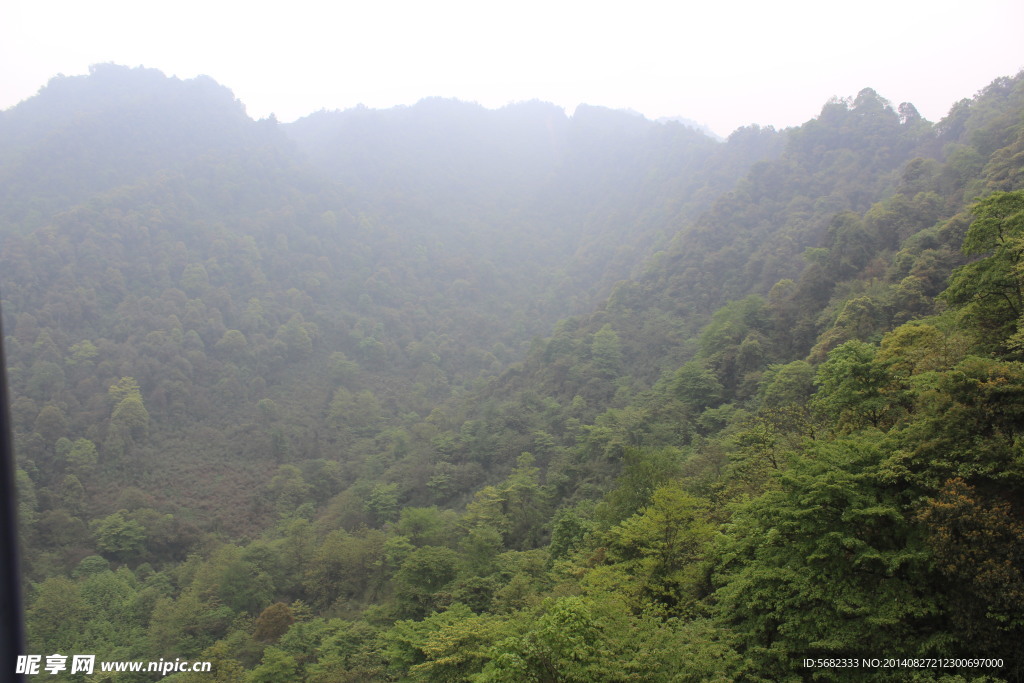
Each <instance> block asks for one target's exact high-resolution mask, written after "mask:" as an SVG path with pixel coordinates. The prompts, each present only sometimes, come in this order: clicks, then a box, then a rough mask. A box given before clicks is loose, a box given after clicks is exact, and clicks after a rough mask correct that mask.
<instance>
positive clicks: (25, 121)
mask: <svg viewBox="0 0 1024 683" xmlns="http://www.w3.org/2000/svg"><path fill="white" fill-rule="evenodd" d="M0 181H2V182H0V196H2V201H0V293H2V296H3V312H4V329H5V333H6V334H7V335H8V336H7V337H6V338H5V346H6V352H7V356H8V362H9V368H8V372H9V376H10V383H11V388H12V397H11V400H12V404H11V412H12V419H13V422H14V426H15V438H16V448H17V453H18V467H19V469H18V478H19V487H20V488H19V495H20V498H19V507H20V511H21V525H22V537H23V544H24V548H25V552H24V555H25V558H24V561H25V566H24V577H25V589H26V595H27V602H28V610H27V615H26V618H27V625H28V630H29V637H30V644H29V648H28V649H29V651H30V652H36V653H47V654H49V653H53V652H60V653H64V654H71V653H95V654H96V655H97V658H98V659H100V660H154V661H155V660H157V659H160V658H164V659H166V660H173V659H174V658H182V659H188V660H205V661H211V662H213V665H214V673H213V675H210V674H196V675H194V676H193V675H192V674H185V673H181V674H174V675H172V676H170V677H168V678H166V679H164V680H169V681H170V680H173V681H193V680H194V681H211V680H212V681H244V682H262V681H286V680H295V681H310V682H314V681H317V682H319V681H323V682H326V681H371V680H372V681H376V680H379V681H476V682H478V683H480V682H486V681H579V682H587V681H675V680H680V681H682V680H722V681H729V680H766V681H767V680H771V681H776V680H787V679H793V680H802V679H804V678H808V677H810V676H812V675H815V676H817V677H819V678H822V679H825V680H830V679H833V678H834V679H837V680H858V679H865V680H877V679H885V678H886V677H887V676H889V677H891V679H892V680H907V679H908V676H916V677H917V678H916V679H915V680H968V679H974V678H976V677H978V676H988V677H989V678H988V679H986V680H1018V679H1020V678H1022V677H1024V645H1022V643H1024V618H1022V616H1021V615H1022V614H1024V446H1022V444H1024V442H1022V430H1024V326H1022V322H1021V321H1022V316H1024V266H1022V254H1024V75H1018V76H1016V77H1012V78H1011V77H1007V78H1001V79H998V80H996V81H994V82H993V83H992V84H991V85H990V86H989V87H987V88H986V89H984V90H983V91H981V92H979V93H978V94H976V95H975V96H974V97H973V98H971V99H964V100H962V101H960V102H958V103H956V104H955V105H953V107H952V108H951V110H950V113H949V114H948V116H947V117H946V118H944V119H943V120H942V121H939V122H937V123H932V122H929V121H926V120H924V119H922V118H921V117H920V115H918V113H917V112H916V110H915V109H914V107H913V105H912V104H909V103H903V104H901V105H899V106H897V107H894V106H893V105H892V104H890V103H889V102H888V101H886V100H885V99H883V98H882V97H881V96H880V95H879V94H878V93H876V92H874V91H873V90H871V89H865V90H862V91H861V92H860V93H859V94H857V95H856V97H853V98H849V99H838V98H837V99H834V100H831V101H829V102H827V103H825V104H824V106H823V108H822V110H821V112H820V113H819V114H818V115H817V116H816V117H814V118H812V119H810V120H809V121H808V122H807V123H805V124H803V125H802V126H799V127H796V128H792V129H787V130H784V131H777V130H774V129H771V128H759V127H756V126H751V127H748V128H742V129H739V130H737V131H736V132H734V133H733V134H732V135H731V136H730V137H729V138H728V139H727V140H725V141H716V140H713V139H711V138H708V137H706V136H705V135H704V134H702V133H700V132H697V131H695V130H693V129H690V128H687V127H685V126H683V125H681V124H678V123H672V122H668V123H655V122H651V121H648V120H646V119H643V118H642V117H639V116H636V115H634V114H630V113H626V112H619V111H611V110H607V109H602V108H598V107H587V106H581V107H580V108H579V109H577V111H575V112H574V113H572V115H567V114H566V113H565V112H563V111H562V110H561V109H559V108H557V107H554V106H552V105H548V104H545V103H540V102H527V103H520V104H515V105H509V106H508V107H505V108H503V109H500V110H494V111H492V110H486V109H483V108H481V107H479V106H477V105H472V104H467V103H462V102H457V101H452V100H442V99H429V100H424V101H422V102H420V103H418V104H416V105H414V106H411V107H404V108H396V109H392V110H386V111H378V110H369V109H365V108H359V109H354V110H349V111H345V112H319V113H317V114H313V115H311V116H309V117H307V118H305V119H301V120H299V121H297V122H295V123H291V124H280V123H278V122H277V121H275V120H273V119H269V120H261V121H253V120H252V119H250V118H249V117H248V116H247V115H246V114H245V110H244V107H243V106H242V104H241V103H239V102H237V101H236V100H235V99H234V96H233V95H232V94H231V92H230V91H228V90H227V89H226V88H224V87H222V86H220V85H218V84H216V83H215V82H213V81H212V80H210V79H207V78H200V79H195V80H192V81H179V80H177V79H173V78H167V77H165V76H164V75H163V74H161V73H159V72H156V71H151V70H145V69H127V68H123V67H117V66H113V65H105V66H98V67H95V68H94V69H93V70H92V72H91V73H90V75H88V76H80V77H58V78H55V79H54V80H53V81H51V82H50V83H49V84H48V85H47V86H46V87H45V88H43V89H42V90H41V91H40V92H39V94H38V95H37V96H35V97H34V98H32V99H30V100H27V101H25V102H23V103H21V104H20V105H18V106H17V107H14V108H12V109H9V110H7V111H4V112H0ZM893 657H895V658H918V659H926V658H953V659H954V660H955V659H956V658H960V659H961V660H963V658H982V659H991V660H1000V661H1001V663H993V662H984V663H983V664H982V665H976V664H972V663H970V661H969V660H963V661H959V662H957V661H953V662H951V663H949V664H948V665H943V666H941V667H939V666H936V665H933V664H928V665H922V666H920V667H912V668H907V667H903V668H899V667H897V668H895V669H883V668H871V667H864V668H861V666H858V667H857V668H853V669H840V668H833V667H822V666H814V667H806V666H805V665H804V661H805V660H807V659H812V660H821V659H826V660H847V661H853V660H855V661H857V662H858V663H860V662H862V661H863V660H865V659H874V658H880V659H884V658H893ZM132 676H135V677H134V678H133V677H132ZM956 676H959V677H961V678H953V677H956ZM944 677H945V678H944ZM72 679H74V677H72ZM82 680H85V679H84V678H83V679H82ZM117 680H119V681H120V680H124V681H136V680H137V681H146V680H153V678H152V675H149V677H147V675H146V674H138V675H135V674H122V675H121V677H120V678H118V679H117Z"/></svg>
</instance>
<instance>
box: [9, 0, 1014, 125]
mask: <svg viewBox="0 0 1024 683" xmlns="http://www.w3.org/2000/svg"><path fill="white" fill-rule="evenodd" d="M99 62H115V63H117V64H125V65H128V66H139V65H142V66H147V67H151V68H156V69H160V70H161V71H163V72H164V73H167V74H168V75H176V76H178V77H180V78H189V77H192V76H195V75H197V74H207V75H209V76H212V77H213V78H214V79H215V80H217V81H218V82H220V83H222V84H223V85H226V86H227V87H229V88H231V89H232V90H233V91H234V93H235V96H236V97H238V98H239V99H240V100H242V102H244V103H245V105H246V108H247V110H248V112H249V114H250V115H251V116H253V117H254V118H262V117H265V116H267V115H269V114H270V113H271V112H273V113H275V114H276V115H277V117H278V119H280V120H282V121H290V120H293V119H295V118H298V117H301V116H304V115H306V114H309V113H311V112H314V111H317V110H319V109H323V108H326V109H345V108H348V107H352V106H354V105H356V104H359V103H363V104H366V105H367V106H370V107H390V106H393V105H396V104H412V103H414V102H416V101H417V100H419V99H421V98H423V97H427V96H431V95H440V96H445V97H457V98H459V99H463V100H469V101H476V102H479V103H480V104H483V105H485V106H487V107H500V106H502V105H504V104H506V103H508V102H511V101H518V100H528V99H541V100H547V101H550V102H554V103H556V104H558V105H561V106H563V107H565V108H566V109H567V110H568V111H569V113H571V112H572V110H573V109H574V108H575V106H576V105H577V104H579V103H580V102H586V103H588V104H595V105H604V106H609V107H616V108H629V109H634V110H636V111H639V112H641V113H643V114H645V115H647V116H648V117H650V118H657V117H660V116H684V117H687V118H690V119H694V120H696V121H698V122H701V123H706V124H707V125H709V126H710V127H711V128H712V129H713V130H715V131H716V132H718V133H720V134H723V135H725V134H728V133H729V132H731V131H732V130H734V129H735V128H737V127H738V126H741V125H746V124H749V123H760V124H762V125H774V126H777V127H782V126H787V125H795V124H799V123H802V122H803V121H806V120H807V119H809V118H811V117H813V116H815V115H816V114H817V113H818V112H819V111H820V109H821V105H822V104H823V103H824V102H825V101H826V100H827V99H828V98H829V97H831V96H833V95H839V96H851V95H855V94H856V93H857V91H859V90H860V89H861V88H864V87H872V88H874V89H875V90H877V91H878V92H879V93H880V94H881V95H882V96H883V97H886V98H888V99H890V100H892V101H893V102H894V103H896V104H898V103H899V102H903V101H908V100H909V101H911V102H913V103H914V104H915V105H916V106H917V108H918V110H919V111H920V112H921V113H922V114H923V115H924V116H925V117H926V118H928V119H931V120H933V121H934V120H937V119H939V118H941V117H942V116H943V115H945V114H946V112H947V111H948V110H949V107H950V105H952V104H953V103H954V102H955V101H957V100H959V99H961V98H964V97H970V96H972V95H973V94H974V93H975V92H976V91H977V90H979V89H980V88H982V87H984V86H985V85H987V84H988V83H989V82H991V81H992V79H994V78H996V77H998V76H1009V75H1014V74H1016V73H1017V72H1018V71H1019V70H1020V69H1022V68H1024V2H1022V1H1021V0H1007V1H1004V0H979V1H978V2H975V3H972V4H968V3H965V2H963V1H962V0H957V1H956V2H946V1H945V0H931V1H929V2H919V1H914V0H898V1H892V0H887V1H885V2H880V1H877V0H858V2H844V3H827V2H822V1H821V0H815V1H813V2H811V1H806V2H804V1H799V2H791V1H781V2H774V3H772V2H764V1H761V2H746V1H744V2H739V1H735V0H734V1H729V0H724V1H723V0H718V1H717V2H714V3H711V2H705V3H704V4H703V5H702V6H697V5H695V4H692V3H690V2H686V1H685V0H683V1H677V2H666V1H665V0H661V1H659V2H648V1H646V0H639V1H634V2H631V3H630V4H629V6H628V9H627V6H626V3H624V2H621V1H620V2H618V3H600V2H594V1H593V0H591V1H589V2H582V1H580V0H571V1H568V2H559V1H558V0H546V1H534V0H518V1H517V2H509V3H489V2H481V1H480V0H472V1H469V0H467V1H462V0H377V1H374V0H362V1H360V2H325V1H324V0H317V1H315V2H314V1H311V0H291V1H290V2H287V3H285V2H281V1H280V0H277V1H275V2H273V3H271V2H264V1H263V0H247V1H246V2H240V1H236V0H201V1H200V0H174V2H169V1H167V0H89V1H87V2H84V1H83V0H0V109H6V108H7V107H10V106H12V105H14V104H16V103H17V102H19V101H21V100H23V99H25V98H27V97H30V96H31V95H33V94H34V93H35V92H36V91H37V90H38V89H39V88H40V87H41V86H43V85H44V84H45V83H46V82H47V81H48V80H49V79H50V78H51V77H52V76H54V75H56V74H58V73H63V74H66V75H73V74H81V73H86V72H87V70H88V66H89V65H90V64H95V63H99Z"/></svg>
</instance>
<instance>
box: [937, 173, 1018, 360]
mask: <svg viewBox="0 0 1024 683" xmlns="http://www.w3.org/2000/svg"><path fill="white" fill-rule="evenodd" d="M971 213H972V215H973V216H974V221H973V222H972V223H971V227H970V228H969V229H968V230H967V235H966V236H965V237H964V244H963V252H964V253H965V254H967V255H968V256H982V258H980V259H978V260H976V261H974V262H972V263H968V264H967V265H965V266H961V267H960V268H957V269H956V270H955V271H954V272H953V275H952V277H951V278H950V280H949V288H948V289H946V291H945V292H943V294H942V296H943V297H944V298H945V299H946V301H948V302H949V303H950V304H952V305H953V306H956V307H958V308H963V309H964V313H965V314H966V315H967V317H968V319H969V320H970V321H971V322H972V324H973V325H974V326H976V328H977V329H978V330H979V332H980V333H981V334H982V335H992V336H993V340H994V341H997V342H1002V341H1004V340H1005V339H1006V338H1007V337H1009V336H1010V335H1012V334H1014V332H1015V331H1016V327H1017V324H1018V320H1019V319H1020V317H1021V315H1022V314H1024V190H1018V191H1016V192H996V193H994V194H992V195H989V196H988V197H986V198H985V199H982V200H981V201H979V202H977V203H976V204H975V205H974V206H973V207H972V208H971Z"/></svg>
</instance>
